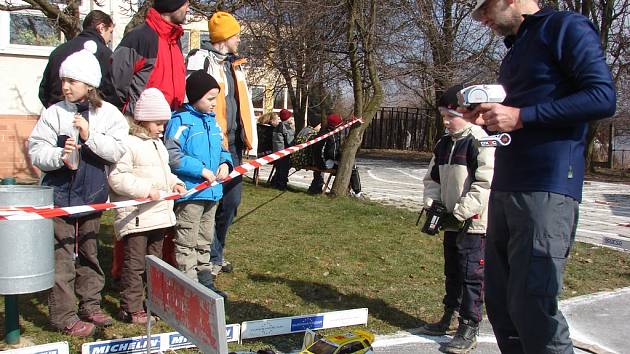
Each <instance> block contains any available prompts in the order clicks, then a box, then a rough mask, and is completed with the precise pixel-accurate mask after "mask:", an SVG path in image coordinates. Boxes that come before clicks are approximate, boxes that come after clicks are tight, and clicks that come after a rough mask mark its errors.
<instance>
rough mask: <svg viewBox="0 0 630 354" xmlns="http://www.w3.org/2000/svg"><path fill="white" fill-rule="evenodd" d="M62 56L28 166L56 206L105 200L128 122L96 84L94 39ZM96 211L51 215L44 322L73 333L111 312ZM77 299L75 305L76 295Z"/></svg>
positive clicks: (102, 321) (88, 330) (85, 332)
mask: <svg viewBox="0 0 630 354" xmlns="http://www.w3.org/2000/svg"><path fill="white" fill-rule="evenodd" d="M84 48H85V49H83V50H80V51H78V52H76V53H73V54H71V55H70V56H68V57H67V58H66V59H65V60H64V61H63V63H62V64H61V67H60V69H59V77H60V78H61V82H62V92H63V95H64V98H65V99H64V101H61V102H58V103H56V104H54V105H52V106H50V107H49V108H48V109H46V110H45V111H44V112H43V113H42V115H41V117H40V119H39V121H38V122H37V124H36V125H35V128H33V132H32V133H31V136H30V137H29V139H28V152H29V155H30V158H31V161H32V162H33V165H34V166H37V167H38V168H39V169H40V170H42V172H44V175H43V177H42V182H41V183H42V185H45V186H51V187H53V188H54V203H55V206H58V207H68V206H80V205H86V204H95V203H104V202H105V201H107V195H108V188H107V174H106V169H107V168H108V166H109V165H111V164H114V163H116V162H117V161H118V160H119V159H120V158H121V157H122V155H123V154H124V153H125V146H124V143H123V140H124V139H125V137H126V136H127V134H128V131H129V126H128V125H127V121H126V120H125V117H124V116H123V115H122V114H121V113H120V112H119V111H118V110H117V109H116V107H114V106H113V105H111V104H109V103H107V102H104V101H103V100H102V99H101V98H100V96H99V94H98V92H97V90H96V88H97V87H98V86H99V84H100V82H101V66H100V65H99V62H98V60H97V59H96V57H95V56H94V54H93V53H95V52H96V43H94V42H93V41H87V42H85V44H84ZM100 217H101V212H85V213H80V214H73V215H70V216H65V217H59V218H54V219H53V223H54V230H55V285H54V286H53V289H52V291H51V292H50V295H49V297H48V310H49V317H50V322H51V323H52V325H53V326H55V327H57V328H58V329H59V330H61V331H63V332H65V333H66V334H69V335H72V336H79V337H86V336H90V335H91V334H93V333H94V330H95V326H108V325H111V324H112V323H113V321H112V318H111V317H110V316H109V315H108V314H106V313H105V312H103V311H102V310H101V307H100V305H101V290H102V289H103V286H104V285H105V274H104V272H103V269H102V268H101V266H100V264H99V261H98V242H97V237H98V233H99V226H100ZM75 294H76V295H78V298H79V307H78V309H77V296H76V295H75Z"/></svg>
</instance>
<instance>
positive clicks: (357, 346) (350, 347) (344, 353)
mask: <svg viewBox="0 0 630 354" xmlns="http://www.w3.org/2000/svg"><path fill="white" fill-rule="evenodd" d="M362 349H363V344H362V343H361V342H352V343H348V344H346V345H344V346H343V347H341V349H339V354H348V353H356V352H358V351H359V350H362Z"/></svg>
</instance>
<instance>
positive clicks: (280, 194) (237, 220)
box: [232, 191, 285, 225]
mask: <svg viewBox="0 0 630 354" xmlns="http://www.w3.org/2000/svg"><path fill="white" fill-rule="evenodd" d="M284 193H285V191H282V192H280V193H278V195H276V196H275V197H273V198H271V199H269V200H267V201H265V202H263V203H260V204H259V205H257V206H256V207H255V208H253V209H252V210H250V211H248V212H247V213H245V214H243V215H241V216H239V217H238V218H237V219H234V221H232V225H234V224H236V223H238V222H239V221H241V220H242V219H245V218H246V217H247V216H249V215H251V214H253V213H255V212H256V211H258V210H259V209H260V208H262V207H264V206H265V205H267V204H269V203H271V202H273V201H274V200H276V199H278V198H280V197H281V196H282V195H283V194H284Z"/></svg>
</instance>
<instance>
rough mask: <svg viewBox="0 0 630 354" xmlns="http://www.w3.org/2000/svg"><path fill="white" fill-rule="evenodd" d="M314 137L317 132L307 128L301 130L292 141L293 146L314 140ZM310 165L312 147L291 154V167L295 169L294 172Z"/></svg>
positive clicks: (311, 161) (311, 163) (311, 162)
mask: <svg viewBox="0 0 630 354" xmlns="http://www.w3.org/2000/svg"><path fill="white" fill-rule="evenodd" d="M316 136H317V132H316V131H315V129H313V128H311V127H308V126H307V127H305V128H304V129H302V130H301V131H300V132H299V133H298V135H297V136H296V137H295V139H294V140H293V145H300V144H303V143H305V142H307V141H309V140H312V139H314V138H315V137H316ZM312 165H313V145H311V146H309V147H307V148H305V149H302V150H298V151H296V152H294V153H292V154H291V167H293V168H295V170H296V171H297V170H301V169H303V168H304V167H307V166H312Z"/></svg>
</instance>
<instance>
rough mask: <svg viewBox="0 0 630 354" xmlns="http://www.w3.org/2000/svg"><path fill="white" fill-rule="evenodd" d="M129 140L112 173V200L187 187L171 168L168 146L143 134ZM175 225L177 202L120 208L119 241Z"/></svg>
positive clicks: (110, 178)
mask: <svg viewBox="0 0 630 354" xmlns="http://www.w3.org/2000/svg"><path fill="white" fill-rule="evenodd" d="M132 134H133V135H130V136H129V137H128V139H127V141H126V146H127V153H126V154H125V155H124V156H123V157H122V159H121V160H120V161H119V162H118V163H117V164H116V166H114V168H113V169H112V171H111V172H110V174H109V186H110V188H111V192H110V198H111V200H112V201H122V200H129V199H135V198H145V197H147V196H148V195H149V192H150V191H151V189H152V188H155V189H158V190H160V191H164V192H171V191H172V190H173V187H174V186H175V185H176V184H181V185H184V183H183V182H182V181H180V180H179V179H178V178H177V177H176V176H175V175H174V174H172V173H171V169H170V167H169V165H168V152H167V151H166V147H165V146H164V143H162V141H161V140H159V139H153V138H150V137H148V136H147V135H145V134H144V133H140V132H132ZM173 225H175V213H174V212H173V201H170V200H168V201H156V202H149V203H145V204H141V205H137V206H130V207H124V208H118V209H116V217H115V220H114V229H115V231H116V238H117V239H121V238H122V237H124V236H125V235H128V234H133V233H138V232H143V231H148V230H155V229H160V228H165V227H170V226H173Z"/></svg>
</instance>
